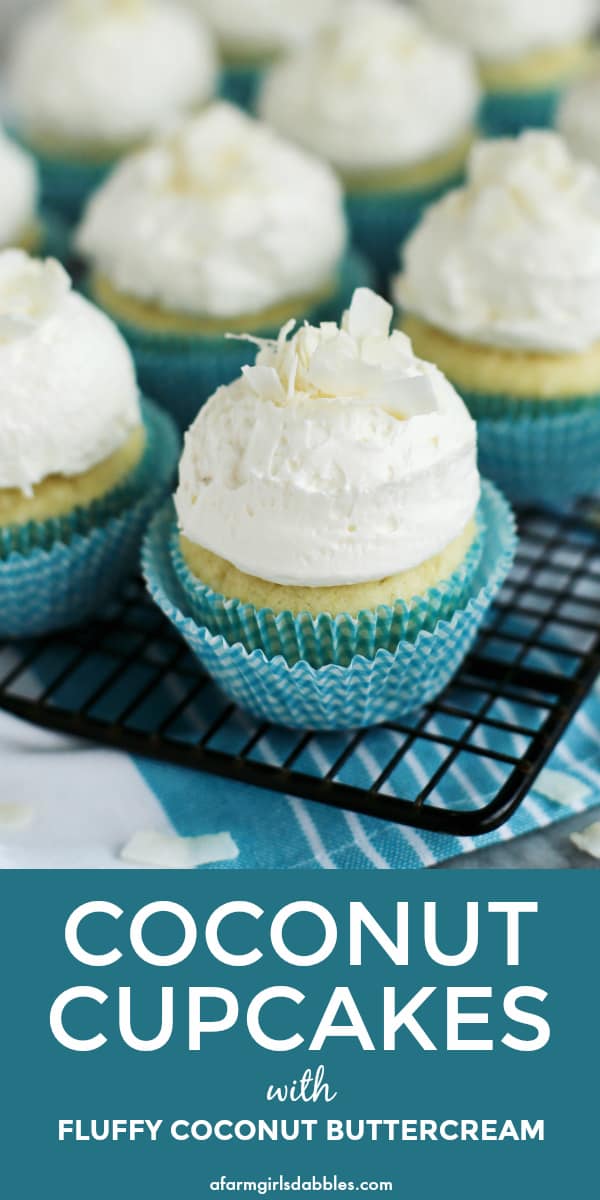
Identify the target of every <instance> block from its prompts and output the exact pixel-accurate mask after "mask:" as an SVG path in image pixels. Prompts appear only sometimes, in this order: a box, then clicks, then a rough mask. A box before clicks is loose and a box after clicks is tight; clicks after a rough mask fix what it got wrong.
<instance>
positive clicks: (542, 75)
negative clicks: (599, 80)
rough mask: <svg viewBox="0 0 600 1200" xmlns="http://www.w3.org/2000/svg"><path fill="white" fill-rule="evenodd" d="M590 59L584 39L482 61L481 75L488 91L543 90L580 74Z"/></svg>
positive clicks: (588, 47) (588, 43)
mask: <svg viewBox="0 0 600 1200" xmlns="http://www.w3.org/2000/svg"><path fill="white" fill-rule="evenodd" d="M567 2H568V0H567ZM592 60H593V50H592V45H591V43H590V42H588V41H585V40H584V41H580V42H573V43H571V44H570V45H567V46H551V47H545V48H544V49H541V50H536V51H533V52H532V53H529V54H525V55H523V57H522V58H518V59H514V60H510V61H508V62H506V61H503V62H493V61H485V62H482V63H481V64H480V74H481V79H482V82H483V85H484V87H485V88H486V90H487V91H488V92H513V91H514V92H522V91H538V90H539V91H542V90H544V89H545V88H552V87H556V86H562V85H563V84H565V83H568V82H569V80H571V79H575V78H577V76H579V75H582V74H583V73H584V72H585V71H586V70H589V68H590V66H591V63H592Z"/></svg>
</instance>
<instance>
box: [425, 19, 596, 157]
mask: <svg viewBox="0 0 600 1200" xmlns="http://www.w3.org/2000/svg"><path fill="white" fill-rule="evenodd" d="M417 3H418V5H419V7H420V9H421V10H422V11H423V13H424V14H425V15H426V16H427V17H428V18H429V19H430V20H431V23H432V25H433V26H434V27H436V28H437V29H439V30H440V32H442V33H444V34H447V35H448V36H449V37H454V38H456V39H457V41H459V42H461V43H462V44H463V45H465V46H468V47H469V49H470V50H471V51H472V52H473V54H475V55H476V57H477V60H478V62H479V67H480V73H481V80H482V84H483V87H484V89H485V99H484V105H483V111H482V121H483V126H484V129H485V130H486V132H487V133H489V134H490V135H493V136H502V135H508V134H517V133H520V132H521V130H522V129H525V128H526V127H528V126H547V125H552V124H553V121H554V114H555V111H556V105H557V103H558V100H559V98H560V95H561V93H562V92H563V90H564V89H565V88H566V87H568V86H569V84H570V83H571V82H572V81H573V79H574V78H576V77H577V76H578V75H580V74H581V73H582V72H583V71H585V70H586V69H587V67H588V66H589V62H590V48H591V46H590V39H591V37H592V34H593V32H594V29H595V27H596V25H597V24H598V3H597V0H417Z"/></svg>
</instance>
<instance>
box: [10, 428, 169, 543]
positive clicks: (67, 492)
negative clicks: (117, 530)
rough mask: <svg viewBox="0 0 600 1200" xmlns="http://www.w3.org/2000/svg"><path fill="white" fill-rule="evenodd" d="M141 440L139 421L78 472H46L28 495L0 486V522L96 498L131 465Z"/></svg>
mask: <svg viewBox="0 0 600 1200" xmlns="http://www.w3.org/2000/svg"><path fill="white" fill-rule="evenodd" d="M145 444H146V433H145V430H144V427H143V425H140V426H139V427H138V428H137V429H134V430H133V432H132V433H131V434H130V435H129V437H128V438H127V440H126V441H125V442H124V443H123V445H122V446H120V447H119V449H118V450H116V451H115V452H114V454H111V455H110V456H109V457H108V458H106V459H105V460H104V461H103V462H99V463H97V464H96V465H95V466H94V467H91V468H90V469H89V470H88V471H85V472H83V474H81V475H72V476H67V475H60V474H55V475H49V476H47V477H46V478H45V479H43V480H42V482H41V483H39V484H37V485H36V486H35V487H34V488H33V489H32V495H31V496H28V495H26V494H24V493H23V492H22V491H21V490H20V489H18V488H0V525H25V524H26V523H27V522H28V521H47V520H50V519H51V518H52V517H63V516H66V515H67V513H70V512H72V511H73V509H76V508H83V507H86V506H87V505H89V504H92V503H93V502H94V500H100V499H101V498H102V497H103V496H105V495H107V494H108V492H110V491H112V489H113V488H116V487H118V485H119V484H120V483H123V482H124V480H125V478H126V476H127V475H128V474H129V473H130V472H131V471H132V470H134V469H135V467H136V466H137V465H138V464H139V462H140V461H141V458H142V455H143V453H144V448H145Z"/></svg>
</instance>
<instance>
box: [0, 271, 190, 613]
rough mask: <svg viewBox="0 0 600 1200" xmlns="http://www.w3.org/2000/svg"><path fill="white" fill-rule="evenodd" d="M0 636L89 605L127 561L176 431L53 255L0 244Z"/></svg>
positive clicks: (156, 495) (157, 493)
mask: <svg viewBox="0 0 600 1200" xmlns="http://www.w3.org/2000/svg"><path fill="white" fill-rule="evenodd" d="M0 375H1V377H2V396H1V399H0V636H2V637H29V636H31V635H34V634H38V633H42V632H46V631H48V630H49V629H54V628H59V627H61V626H64V625H69V624H76V623H78V622H81V621H83V620H85V619H86V618H87V617H89V616H90V614H91V613H92V612H94V611H95V610H96V608H97V607H99V606H101V605H102V603H103V602H104V601H105V600H106V599H107V598H108V597H109V596H110V595H111V594H112V593H113V591H114V589H115V588H116V587H117V585H118V584H119V582H120V581H121V579H122V577H123V575H125V574H127V573H128V572H130V571H131V569H132V564H133V563H135V557H136V550H137V546H138V544H139V540H140V537H141V534H142V531H143V528H144V525H145V524H146V522H147V520H148V518H149V516H150V515H151V513H152V511H153V509H154V508H156V507H157V506H158V505H159V504H160V501H161V499H162V498H163V496H164V494H165V493H166V491H167V489H168V485H169V482H170V478H171V474H172V471H173V468H174V466H175V462H176V458H177V438H176V435H175V432H174V430H173V427H172V425H171V422H170V421H169V419H168V417H167V416H166V415H165V414H163V413H161V412H160V410H158V409H156V408H155V407H154V406H153V405H151V404H150V403H149V402H147V401H143V402H140V398H139V393H138V388H137V384H136V379H135V373H134V368H133V363H132V359H131V355H130V353H129V351H128V349H127V346H126V344H125V342H124V341H123V338H122V337H121V336H120V334H119V333H118V331H117V329H116V328H115V327H114V325H112V323H111V322H110V321H109V320H108V318H107V317H106V316H105V315H104V314H103V313H101V312H99V311H98V310H97V309H96V308H94V307H93V306H92V305H91V304H90V303H89V302H88V301H87V300H85V299H84V298H83V297H82V296H79V295H77V293H76V292H74V291H72V290H71V284H70V280H69V277H68V275H67V274H66V272H65V271H64V269H63V268H62V267H61V266H60V264H59V263H58V262H56V261H55V260H53V259H47V260H46V261H41V260H35V259H32V258H30V257H29V256H28V255H27V254H26V253H25V252H24V251H22V250H6V251H4V252H2V253H1V254H0Z"/></svg>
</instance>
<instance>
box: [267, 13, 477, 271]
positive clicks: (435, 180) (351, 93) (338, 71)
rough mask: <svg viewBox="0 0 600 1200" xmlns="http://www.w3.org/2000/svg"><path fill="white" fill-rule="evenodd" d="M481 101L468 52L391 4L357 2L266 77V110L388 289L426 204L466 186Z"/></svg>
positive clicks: (412, 14) (269, 118)
mask: <svg viewBox="0 0 600 1200" xmlns="http://www.w3.org/2000/svg"><path fill="white" fill-rule="evenodd" d="M478 100H479V93H478V85H477V81H476V76H475V70H474V67H473V65H472V63H471V59H470V57H469V55H468V54H467V53H466V52H465V51H463V50H461V49H459V48H458V47H456V46H454V45H452V44H451V43H449V42H446V41H442V40H440V39H439V38H438V37H436V36H434V35H432V34H431V33H430V32H428V30H427V29H426V28H425V26H424V25H423V24H422V22H421V21H420V20H419V18H418V17H417V16H416V15H415V14H414V13H411V12H410V11H409V10H408V9H407V8H405V7H404V6H402V5H397V4H392V3H391V2H389V0H349V2H348V3H347V4H345V5H344V6H343V8H342V10H341V12H340V15H339V16H338V18H337V19H336V20H335V21H334V22H333V23H332V24H331V25H330V26H328V27H327V29H325V30H324V31H323V33H322V34H321V35H320V36H318V37H317V38H315V39H313V41H312V42H311V43H310V44H309V45H308V46H306V47H305V48H304V49H301V50H299V51H298V52H297V53H296V54H294V55H292V56H290V57H289V58H288V59H287V60H286V61H285V62H283V63H281V65H280V66H276V67H274V68H273V70H272V71H271V72H270V73H269V75H268V76H267V79H266V81H265V84H264V87H263V89H262V92H261V96H260V101H259V111H260V113H261V115H262V116H263V117H264V118H265V120H267V121H268V122H269V123H270V124H271V125H272V126H273V127H274V128H275V129H278V130H279V132H280V133H283V134H284V135H286V136H287V137H290V138H292V139H294V140H295V141H297V142H299V143H300V144H301V145H303V146H305V147H307V148H308V149H309V150H312V151H314V153H315V154H319V155H321V156H322V157H323V158H324V159H326V160H327V161H328V162H330V163H331V164H332V165H333V166H334V167H335V169H336V170H337V171H338V173H339V175H340V177H341V179H342V181H343V183H344V186H345V189H346V194H347V205H348V214H349V218H350V225H351V229H352V234H353V238H354V240H355V242H356V244H357V245H358V246H359V248H361V249H362V250H363V251H364V252H365V253H366V254H368V255H369V257H370V258H371V259H372V260H373V262H374V263H375V265H376V267H377V270H378V272H379V275H380V276H381V279H382V281H383V280H386V279H387V278H388V277H389V275H390V274H391V272H392V270H393V268H394V267H395V265H396V251H397V247H398V244H399V243H400V242H401V241H402V239H403V238H404V237H405V236H406V234H407V233H408V232H409V230H410V229H411V228H412V227H413V225H414V224H415V223H416V222H417V220H418V218H419V216H420V214H421V212H422V211H423V209H424V207H425V206H426V205H427V204H428V203H430V202H431V201H432V200H433V199H435V198H436V197H438V196H439V195H441V194H442V193H443V192H444V191H445V190H447V188H448V187H449V186H451V185H452V184H453V183H456V181H457V179H459V178H460V176H461V172H462V170H463V166H464V162H465V159H466V156H467V152H468V149H469V145H470V143H471V139H472V134H473V126H474V122H475V117H476V111H477V106H478Z"/></svg>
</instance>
